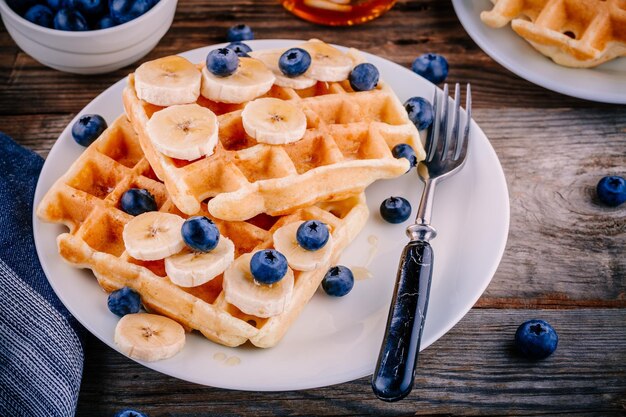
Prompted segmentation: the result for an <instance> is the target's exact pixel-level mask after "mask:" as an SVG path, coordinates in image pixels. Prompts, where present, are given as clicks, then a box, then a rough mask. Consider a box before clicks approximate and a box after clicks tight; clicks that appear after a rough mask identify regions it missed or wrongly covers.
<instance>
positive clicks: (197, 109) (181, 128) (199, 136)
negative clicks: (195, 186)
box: [146, 103, 218, 161]
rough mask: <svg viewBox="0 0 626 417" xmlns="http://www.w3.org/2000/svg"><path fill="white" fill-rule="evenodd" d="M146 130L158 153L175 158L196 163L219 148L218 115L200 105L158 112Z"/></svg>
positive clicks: (189, 105)
mask: <svg viewBox="0 0 626 417" xmlns="http://www.w3.org/2000/svg"><path fill="white" fill-rule="evenodd" d="M146 129H147V132H148V136H149V137H150V140H151V141H152V144H153V145H154V147H155V148H156V150H158V151H159V152H161V153H163V154H165V155H167V156H170V157H172V158H177V159H184V160H187V161H193V160H194V159H198V158H200V157H201V156H204V155H212V154H213V151H214V150H215V146H216V145H217V132H218V124H217V116H215V113H213V112H212V111H211V110H209V109H207V108H206V107H202V106H200V105H198V104H196V103H193V104H182V105H177V106H171V107H167V108H165V109H163V110H160V111H158V112H156V113H154V114H153V115H152V117H151V118H150V120H148V123H147V125H146Z"/></svg>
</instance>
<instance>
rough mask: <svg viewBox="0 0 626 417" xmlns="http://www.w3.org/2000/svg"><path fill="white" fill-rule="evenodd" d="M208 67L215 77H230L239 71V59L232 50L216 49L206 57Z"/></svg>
mask: <svg viewBox="0 0 626 417" xmlns="http://www.w3.org/2000/svg"><path fill="white" fill-rule="evenodd" d="M206 67H207V69H208V70H209V71H210V72H211V74H213V75H217V76H218V77H228V76H229V75H232V74H234V73H235V71H237V68H238V67H239V57H238V56H237V54H236V53H235V51H233V50H232V49H228V48H219V49H214V50H212V51H211V52H209V54H208V55H207V57H206Z"/></svg>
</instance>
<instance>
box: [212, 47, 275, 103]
mask: <svg viewBox="0 0 626 417" xmlns="http://www.w3.org/2000/svg"><path fill="white" fill-rule="evenodd" d="M274 79H275V77H274V74H273V73H272V71H270V70H269V68H267V67H266V66H265V64H264V63H262V62H261V61H259V60H258V59H254V58H239V68H237V71H235V73H234V74H232V75H229V76H228V77H218V76H217V75H213V74H212V73H211V72H210V71H209V70H208V69H207V68H206V66H205V67H204V68H202V87H201V90H200V92H201V93H202V95H203V96H204V97H206V98H208V99H209V100H213V101H219V102H222V103H245V102H246V101H250V100H254V99H255V98H257V97H259V96H262V95H263V94H265V93H267V92H268V91H269V90H270V88H272V85H273V84H274Z"/></svg>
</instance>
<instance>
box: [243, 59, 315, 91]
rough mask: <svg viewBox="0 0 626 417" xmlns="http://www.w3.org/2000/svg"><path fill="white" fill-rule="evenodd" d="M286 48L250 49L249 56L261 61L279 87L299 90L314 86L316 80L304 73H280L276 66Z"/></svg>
mask: <svg viewBox="0 0 626 417" xmlns="http://www.w3.org/2000/svg"><path fill="white" fill-rule="evenodd" d="M285 51H286V49H266V50H261V51H252V52H250V56H251V57H253V58H256V59H258V60H259V61H261V62H263V63H264V64H265V65H266V66H267V67H268V68H269V69H270V70H271V71H272V73H273V74H274V76H275V77H276V81H274V84H276V85H277V86H279V87H285V88H294V89H296V90H300V89H303V88H309V87H312V86H314V85H315V84H316V83H317V81H316V80H315V79H313V78H310V77H308V76H306V75H305V74H303V75H299V76H297V77H287V76H286V75H285V74H283V73H282V71H281V70H280V67H279V66H278V60H279V59H280V56H281V55H282V54H283V52H285Z"/></svg>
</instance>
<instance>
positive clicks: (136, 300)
mask: <svg viewBox="0 0 626 417" xmlns="http://www.w3.org/2000/svg"><path fill="white" fill-rule="evenodd" d="M107 306H108V307H109V310H111V313H113V314H115V315H117V316H120V317H124V316H125V315H127V314H134V313H139V310H140V309H141V297H140V296H139V294H138V293H137V292H135V291H134V290H133V289H131V288H129V287H123V288H120V289H119V290H116V291H113V292H112V293H111V294H109V299H108V300H107Z"/></svg>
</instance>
